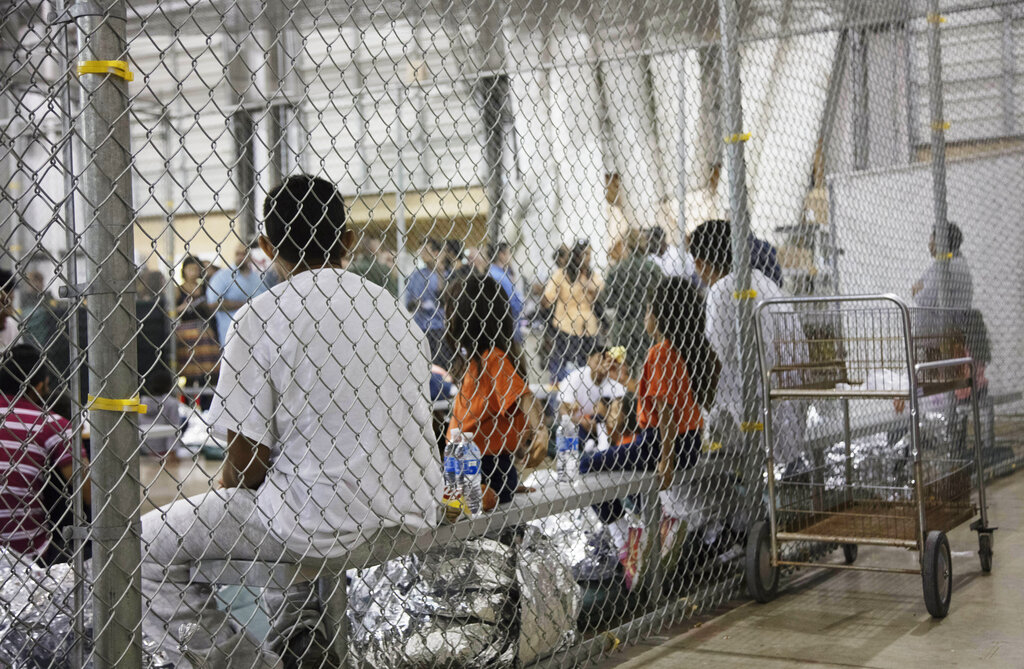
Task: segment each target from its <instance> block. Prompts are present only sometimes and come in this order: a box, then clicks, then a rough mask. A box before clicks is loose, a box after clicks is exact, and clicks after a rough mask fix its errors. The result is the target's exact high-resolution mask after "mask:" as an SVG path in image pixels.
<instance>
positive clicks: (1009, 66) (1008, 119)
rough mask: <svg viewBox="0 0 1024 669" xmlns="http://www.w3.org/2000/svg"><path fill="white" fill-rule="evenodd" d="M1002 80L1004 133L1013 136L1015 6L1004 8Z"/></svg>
mask: <svg viewBox="0 0 1024 669" xmlns="http://www.w3.org/2000/svg"><path fill="white" fill-rule="evenodd" d="M1002 14H1003V25H1002V38H1003V39H1002V49H1001V55H1002V59H1001V60H1002V70H1003V72H1002V74H1003V76H1002V81H1001V83H1000V93H1001V95H1000V97H1001V99H1002V107H1003V134H1004V135H1006V136H1007V137H1012V136H1013V135H1016V134H1017V93H1016V89H1017V53H1016V51H1017V50H1016V39H1015V37H1014V32H1013V30H1014V27H1013V15H1014V8H1013V7H1011V6H1010V5H1004V6H1003V8H1002Z"/></svg>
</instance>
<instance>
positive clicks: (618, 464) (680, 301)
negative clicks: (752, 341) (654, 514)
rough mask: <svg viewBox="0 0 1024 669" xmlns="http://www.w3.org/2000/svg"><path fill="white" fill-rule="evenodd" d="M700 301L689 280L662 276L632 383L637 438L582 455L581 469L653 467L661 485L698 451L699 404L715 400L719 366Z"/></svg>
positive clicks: (705, 404)
mask: <svg viewBox="0 0 1024 669" xmlns="http://www.w3.org/2000/svg"><path fill="white" fill-rule="evenodd" d="M704 320H705V319H704V304H703V301H702V300H701V298H700V294H699V293H698V292H697V289H696V288H694V286H693V284H692V283H690V282H689V281H688V280H686V279H684V278H681V277H668V278H665V279H663V280H662V281H661V282H660V283H659V284H658V286H657V288H656V289H655V291H654V295H653V299H652V300H651V304H650V305H649V306H648V308H647V315H646V318H645V323H644V324H645V326H646V329H647V333H648V334H649V335H651V337H652V338H653V339H654V341H655V344H654V345H653V346H651V348H650V349H649V350H648V352H647V359H646V360H645V361H644V367H643V372H642V374H641V377H640V382H639V384H638V386H637V428H638V434H637V437H636V439H634V440H633V441H632V442H631V443H628V444H625V445H621V446H613V447H612V448H609V449H608V450H606V451H602V452H597V453H589V454H585V455H584V457H583V458H581V462H580V469H581V471H583V472H591V471H613V470H623V469H639V470H650V469H654V468H657V470H658V472H659V473H660V474H661V477H662V488H663V489H664V488H667V487H668V486H669V485H671V482H672V475H673V473H674V472H675V471H676V470H677V469H678V470H681V469H686V468H688V467H692V466H693V465H694V464H695V463H696V461H697V456H698V455H699V454H700V430H701V426H702V421H701V415H700V407H701V406H705V407H708V406H710V405H711V403H712V402H713V401H714V395H715V388H716V387H717V385H718V373H719V370H720V368H721V365H720V363H719V362H718V358H717V356H716V355H715V353H714V351H713V350H712V348H711V345H710V343H709V342H708V340H707V338H706V337H705V336H704Z"/></svg>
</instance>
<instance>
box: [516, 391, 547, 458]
mask: <svg viewBox="0 0 1024 669" xmlns="http://www.w3.org/2000/svg"><path fill="white" fill-rule="evenodd" d="M517 402H518V404H519V410H520V411H522V412H523V414H524V415H525V416H526V430H525V431H524V432H523V438H522V441H520V442H519V447H518V448H517V449H516V457H517V459H525V460H526V466H527V467H536V466H537V465H539V464H540V463H542V462H544V458H546V457H547V454H548V437H549V435H548V428H547V425H545V424H544V407H543V405H542V404H541V403H540V400H538V399H537V398H536V397H534V395H533V393H526V394H524V395H523V396H522V397H520V398H519V399H518V400H517Z"/></svg>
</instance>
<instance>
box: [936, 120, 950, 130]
mask: <svg viewBox="0 0 1024 669" xmlns="http://www.w3.org/2000/svg"><path fill="white" fill-rule="evenodd" d="M932 130H949V121H932Z"/></svg>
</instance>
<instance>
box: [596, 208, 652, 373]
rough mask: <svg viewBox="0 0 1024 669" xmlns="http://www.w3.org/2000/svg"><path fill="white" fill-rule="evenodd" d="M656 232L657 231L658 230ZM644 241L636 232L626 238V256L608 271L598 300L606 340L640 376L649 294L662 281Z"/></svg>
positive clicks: (647, 339) (645, 346)
mask: <svg viewBox="0 0 1024 669" xmlns="http://www.w3.org/2000/svg"><path fill="white" fill-rule="evenodd" d="M658 229H660V228H658ZM645 242H646V240H645V239H644V235H643V233H641V232H640V231H639V230H630V232H629V234H627V235H626V243H625V247H626V256H625V257H624V258H623V259H622V260H621V261H620V262H618V263H617V264H615V265H613V266H612V268H611V269H610V270H608V280H607V282H606V283H605V287H604V290H602V291H601V295H600V297H599V299H598V303H599V304H600V305H601V306H602V307H603V309H604V314H605V318H606V319H610V320H611V327H610V328H609V332H608V341H609V343H610V344H611V345H613V346H623V347H625V349H626V367H627V369H629V371H630V375H631V376H633V377H639V376H640V370H641V369H642V368H643V364H644V359H645V358H646V357H647V349H648V348H650V346H651V338H650V336H649V335H648V334H647V330H646V328H645V327H644V318H645V314H646V313H647V307H648V305H650V303H651V295H652V294H653V292H654V289H655V288H656V287H657V285H658V282H659V281H661V280H662V272H661V270H659V269H658V267H657V266H656V265H655V264H654V263H653V262H651V260H650V259H649V258H648V256H647V253H646V243H645Z"/></svg>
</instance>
